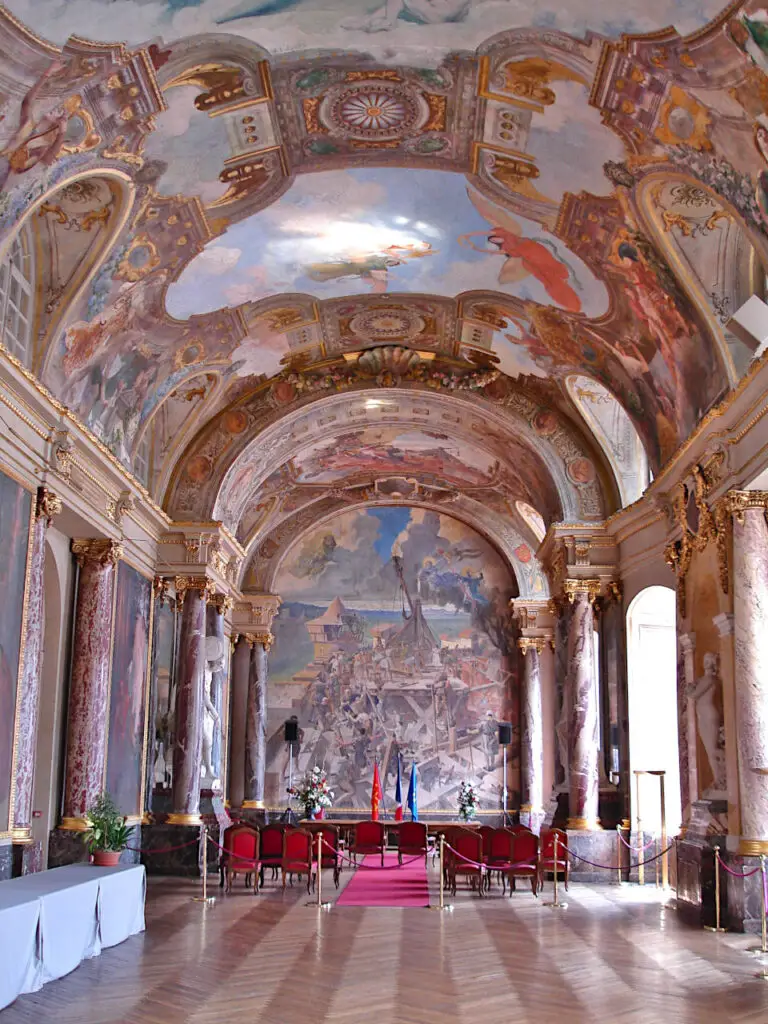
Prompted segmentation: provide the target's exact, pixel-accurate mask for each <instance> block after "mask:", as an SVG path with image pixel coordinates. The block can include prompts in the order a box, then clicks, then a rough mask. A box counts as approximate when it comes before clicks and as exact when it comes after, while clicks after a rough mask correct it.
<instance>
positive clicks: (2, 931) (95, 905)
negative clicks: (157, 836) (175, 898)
mask: <svg viewBox="0 0 768 1024" xmlns="http://www.w3.org/2000/svg"><path fill="white" fill-rule="evenodd" d="M145 895H146V874H145V871H144V867H143V865H132V864H127V865H122V864H120V865H118V866H117V867H114V868H95V867H92V866H90V865H86V864H74V865H71V866H70V867H64V868H52V869H51V870H49V871H41V872H39V873H37V874H33V875H25V876H24V877H23V878H13V879H11V880H9V881H6V882H0V1009H2V1007H4V1006H7V1005H8V1004H9V1003H12V1002H13V1000H14V999H15V998H16V997H17V996H18V995H21V994H22V992H37V991H38V989H40V988H42V987H43V985H45V984H46V983H47V982H49V981H53V980H54V979H55V978H62V977H63V976H64V975H65V974H69V972H70V971H73V970H74V969H75V968H76V967H77V966H78V964H80V963H81V962H82V961H83V960H87V959H89V958H90V957H93V956H98V955H99V953H100V952H101V951H102V949H106V948H107V947H109V946H116V945H117V944H118V943H119V942H123V941H124V940H125V939H127V938H129V937H130V936H131V935H136V934H137V933H138V932H141V931H143V930H144V897H145Z"/></svg>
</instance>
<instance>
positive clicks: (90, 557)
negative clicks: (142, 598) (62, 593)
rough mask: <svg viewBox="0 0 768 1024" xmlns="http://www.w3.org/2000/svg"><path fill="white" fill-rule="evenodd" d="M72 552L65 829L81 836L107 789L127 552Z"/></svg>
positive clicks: (93, 547) (77, 543) (82, 546)
mask: <svg viewBox="0 0 768 1024" xmlns="http://www.w3.org/2000/svg"><path fill="white" fill-rule="evenodd" d="M72 551H73V553H74V555H75V557H76V558H77V563H78V565H79V566H80V574H79V577H78V582H77V604H76V606H75V634H74V640H73V644H72V671H71V674H70V680H69V706H68V710H67V759H66V775H65V780H64V814H63V816H62V821H61V826H60V827H61V828H65V829H75V830H78V831H81V830H84V829H85V827H86V824H85V814H86V811H87V810H88V808H89V807H90V805H91V804H92V803H93V801H94V800H95V799H96V797H97V796H99V794H100V793H101V792H102V791H103V789H104V776H105V768H106V760H107V725H108V722H109V707H108V704H109V670H110V652H111V649H112V618H113V608H114V592H115V578H116V566H117V563H118V562H119V561H120V558H121V557H122V554H123V549H122V546H121V545H120V544H118V543H116V542H115V541H113V540H74V541H73V542H72Z"/></svg>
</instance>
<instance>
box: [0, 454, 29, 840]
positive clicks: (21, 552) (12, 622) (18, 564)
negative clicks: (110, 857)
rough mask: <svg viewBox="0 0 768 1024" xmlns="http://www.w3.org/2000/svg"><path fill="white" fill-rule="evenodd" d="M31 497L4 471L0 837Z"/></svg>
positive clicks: (0, 489)
mask: <svg viewBox="0 0 768 1024" xmlns="http://www.w3.org/2000/svg"><path fill="white" fill-rule="evenodd" d="M31 512H32V495H31V494H30V493H29V491H26V490H24V488H23V487H21V486H20V485H19V484H17V483H16V481H15V480H12V479H11V478H10V477H8V476H5V475H4V474H3V473H0V594H2V595H3V614H2V615H0V835H3V834H4V833H7V832H8V831H10V796H11V769H12V765H13V737H14V725H15V718H16V693H17V685H18V677H19V658H20V656H21V630H22V625H23V618H24V583H25V578H26V568H27V549H28V546H29V527H30V516H31Z"/></svg>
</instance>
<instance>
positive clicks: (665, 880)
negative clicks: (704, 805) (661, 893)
mask: <svg viewBox="0 0 768 1024" xmlns="http://www.w3.org/2000/svg"><path fill="white" fill-rule="evenodd" d="M665 777H666V772H659V800H660V801H661V848H662V850H663V851H664V852H663V853H662V855H661V887H662V888H663V889H668V888H669V850H668V849H667V846H668V845H669V844H668V842H667V795H666V783H665V781H664V779H665Z"/></svg>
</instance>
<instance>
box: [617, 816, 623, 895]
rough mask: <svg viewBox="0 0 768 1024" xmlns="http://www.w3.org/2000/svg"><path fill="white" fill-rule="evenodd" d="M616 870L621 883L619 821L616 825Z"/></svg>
mask: <svg viewBox="0 0 768 1024" xmlns="http://www.w3.org/2000/svg"><path fill="white" fill-rule="evenodd" d="M616 872H617V874H618V876H619V885H621V881H622V879H621V822H619V824H618V825H617V826H616Z"/></svg>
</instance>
